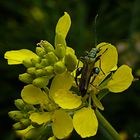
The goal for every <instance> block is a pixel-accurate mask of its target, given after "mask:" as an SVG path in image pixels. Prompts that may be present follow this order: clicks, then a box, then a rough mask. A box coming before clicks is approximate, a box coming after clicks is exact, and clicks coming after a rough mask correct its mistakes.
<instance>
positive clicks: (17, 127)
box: [13, 122, 26, 130]
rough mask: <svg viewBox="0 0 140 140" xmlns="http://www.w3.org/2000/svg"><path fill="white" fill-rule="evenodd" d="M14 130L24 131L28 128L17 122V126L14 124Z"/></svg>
mask: <svg viewBox="0 0 140 140" xmlns="http://www.w3.org/2000/svg"><path fill="white" fill-rule="evenodd" d="M13 128H14V129H15V130H22V129H24V128H26V127H24V126H23V125H22V124H21V123H20V122H17V123H15V124H13Z"/></svg>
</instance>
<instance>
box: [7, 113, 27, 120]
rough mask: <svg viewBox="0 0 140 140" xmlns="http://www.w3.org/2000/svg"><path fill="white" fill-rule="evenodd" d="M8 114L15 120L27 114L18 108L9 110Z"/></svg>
mask: <svg viewBox="0 0 140 140" xmlns="http://www.w3.org/2000/svg"><path fill="white" fill-rule="evenodd" d="M8 115H9V116H10V118H12V119H13V120H15V121H19V120H20V119H22V118H24V117H25V114H23V113H22V112H21V111H18V110H14V111H10V112H8Z"/></svg>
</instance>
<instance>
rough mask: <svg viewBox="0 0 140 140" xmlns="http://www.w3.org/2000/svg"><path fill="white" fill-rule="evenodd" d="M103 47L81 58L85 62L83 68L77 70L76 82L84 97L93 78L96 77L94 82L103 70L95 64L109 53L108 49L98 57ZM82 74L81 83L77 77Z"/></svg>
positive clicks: (92, 50)
mask: <svg viewBox="0 0 140 140" xmlns="http://www.w3.org/2000/svg"><path fill="white" fill-rule="evenodd" d="M105 45H106V44H105ZM105 45H103V46H105ZM103 46H101V47H103ZM101 47H100V48H92V49H91V51H90V52H89V53H87V55H86V56H84V57H80V60H81V61H82V62H83V67H79V68H78V69H77V70H76V77H75V81H76V84H77V85H78V86H79V90H80V93H81V95H82V96H84V95H85V94H86V92H87V89H88V85H89V83H90V80H91V77H92V76H93V75H94V78H93V80H94V79H95V77H96V75H98V73H99V72H100V70H102V69H101V66H100V68H99V67H95V63H96V62H97V61H98V60H100V57H101V56H102V55H103V54H104V53H105V52H106V51H107V48H106V49H105V51H104V52H103V53H102V54H100V55H98V53H99V52H100V50H101ZM97 55H98V56H97ZM102 72H103V71H102ZM103 73H104V72H103ZM80 74H81V78H80V79H79V82H78V78H77V77H78V76H79V75H80ZM93 80H92V81H93Z"/></svg>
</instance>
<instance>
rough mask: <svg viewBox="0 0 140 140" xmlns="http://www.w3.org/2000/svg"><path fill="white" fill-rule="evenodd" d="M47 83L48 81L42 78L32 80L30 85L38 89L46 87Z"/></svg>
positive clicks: (45, 77)
mask: <svg viewBox="0 0 140 140" xmlns="http://www.w3.org/2000/svg"><path fill="white" fill-rule="evenodd" d="M48 83H49V79H48V77H47V76H43V77H38V78H36V79H34V80H33V82H32V84H33V85H34V86H37V87H39V88H44V87H46V86H47V85H48Z"/></svg>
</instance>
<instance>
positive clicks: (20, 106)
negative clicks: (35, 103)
mask: <svg viewBox="0 0 140 140" xmlns="http://www.w3.org/2000/svg"><path fill="white" fill-rule="evenodd" d="M15 106H16V107H17V108H18V109H19V110H23V109H24V106H25V103H24V101H23V100H22V99H16V100H15Z"/></svg>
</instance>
